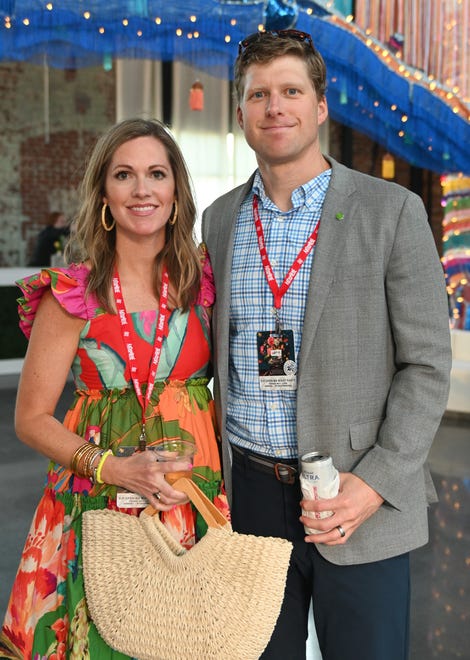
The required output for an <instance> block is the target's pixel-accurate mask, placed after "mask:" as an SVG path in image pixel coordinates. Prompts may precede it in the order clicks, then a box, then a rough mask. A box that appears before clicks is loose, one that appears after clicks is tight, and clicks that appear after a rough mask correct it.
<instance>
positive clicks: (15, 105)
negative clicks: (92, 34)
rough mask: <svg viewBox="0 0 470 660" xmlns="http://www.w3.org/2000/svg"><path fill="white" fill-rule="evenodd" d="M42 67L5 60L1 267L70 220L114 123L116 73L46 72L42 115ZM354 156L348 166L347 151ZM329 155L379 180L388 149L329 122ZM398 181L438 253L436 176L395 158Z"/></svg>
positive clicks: (0, 109) (0, 115)
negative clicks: (423, 211) (54, 221)
mask: <svg viewBox="0 0 470 660" xmlns="http://www.w3.org/2000/svg"><path fill="white" fill-rule="evenodd" d="M44 73H45V72H44V69H43V67H41V66H37V65H34V64H29V63H19V64H18V63H11V64H4V63H0V125H1V130H0V267H2V266H24V265H26V264H27V262H28V258H29V257H30V255H31V252H32V249H33V245H34V241H35V239H36V236H37V234H38V232H39V230H40V229H41V228H42V226H43V225H44V223H45V221H46V218H47V215H48V213H50V212H51V211H59V210H63V211H64V212H65V213H66V215H67V217H68V218H69V219H71V218H72V217H73V215H74V211H75V208H76V186H77V182H78V181H79V179H80V176H81V173H82V168H83V163H84V161H85V158H86V154H87V152H88V150H89V149H90V146H91V144H92V143H93V142H94V141H95V139H96V137H97V135H99V134H100V133H102V131H103V130H104V129H105V128H107V126H109V125H110V124H112V123H113V122H114V121H115V110H116V102H115V95H116V84H115V75H114V71H110V72H106V71H104V70H103V69H102V68H101V67H90V68H84V69H77V70H76V71H75V70H70V71H67V70H65V71H64V70H60V69H49V71H48V75H49V84H48V90H49V94H48V98H49V112H48V114H47V118H46V117H45V82H44ZM345 149H346V151H349V153H350V155H351V162H350V163H347V162H345V160H344V158H343V154H344V153H345ZM330 153H331V155H332V156H333V157H335V158H336V159H338V160H340V161H343V162H345V164H348V165H351V166H352V167H354V168H356V169H358V170H360V171H363V172H367V173H369V174H373V175H375V176H381V161H382V155H383V153H384V150H383V148H382V147H380V146H378V145H376V144H375V143H373V142H372V141H371V140H370V139H369V138H368V137H366V136H365V135H362V134H360V133H358V132H357V131H350V130H348V129H344V128H343V127H342V126H341V125H339V124H337V123H336V122H334V121H331V122H330ZM395 168H396V177H395V181H396V182H397V183H400V184H402V185H404V186H405V187H407V188H410V189H411V190H414V191H415V192H417V193H418V194H419V195H421V197H422V198H423V201H424V203H425V205H426V208H427V210H428V214H429V217H430V222H431V226H432V229H433V233H434V237H435V240H436V245H437V247H438V250H439V252H441V244H442V240H441V236H442V232H441V222H442V217H443V216H442V208H441V206H440V200H441V186H440V181H439V176H438V175H437V174H433V173H431V172H421V171H414V170H413V169H412V168H410V166H409V165H408V164H407V163H405V162H404V161H401V160H400V159H396V164H395Z"/></svg>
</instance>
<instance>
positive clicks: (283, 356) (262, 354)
mask: <svg viewBox="0 0 470 660" xmlns="http://www.w3.org/2000/svg"><path fill="white" fill-rule="evenodd" d="M256 342H257V353H258V374H259V386H260V389H261V390H271V391H273V390H291V391H292V390H296V389H297V365H296V363H295V351H294V333H293V331H292V330H282V332H280V333H276V332H269V331H260V332H257V333H256Z"/></svg>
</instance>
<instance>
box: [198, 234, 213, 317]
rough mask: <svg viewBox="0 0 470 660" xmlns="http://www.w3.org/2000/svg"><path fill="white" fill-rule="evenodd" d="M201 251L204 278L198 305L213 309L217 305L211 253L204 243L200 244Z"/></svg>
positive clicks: (202, 278)
mask: <svg viewBox="0 0 470 660" xmlns="http://www.w3.org/2000/svg"><path fill="white" fill-rule="evenodd" d="M199 250H200V252H201V263H202V277H201V288H200V289H199V295H198V297H197V300H196V304H197V305H203V306H204V307H212V306H213V304H214V303H215V283H214V273H213V272H212V266H211V262H210V259H209V253H208V252H207V248H206V246H205V244H204V243H201V244H200V246H199Z"/></svg>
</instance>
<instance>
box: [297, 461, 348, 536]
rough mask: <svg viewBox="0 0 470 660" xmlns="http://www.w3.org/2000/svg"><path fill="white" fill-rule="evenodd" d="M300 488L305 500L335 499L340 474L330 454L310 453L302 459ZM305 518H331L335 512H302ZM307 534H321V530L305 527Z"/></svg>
mask: <svg viewBox="0 0 470 660" xmlns="http://www.w3.org/2000/svg"><path fill="white" fill-rule="evenodd" d="M300 465H301V473H300V488H301V489H302V495H303V496H304V499H305V500H320V499H329V498H330V497H335V496H336V495H337V494H338V490H339V473H338V470H337V469H336V468H335V466H334V465H333V460H332V458H331V456H330V455H329V454H327V453H326V452H321V451H309V452H308V453H306V454H304V455H303V456H301V457H300ZM302 513H303V515H304V516H307V517H308V518H314V519H316V520H318V519H320V518H329V517H330V516H332V515H333V511H322V512H318V513H317V512H314V511H302ZM304 529H305V531H306V533H307V534H319V533H321V532H319V530H317V529H313V528H310V527H307V526H305V527H304Z"/></svg>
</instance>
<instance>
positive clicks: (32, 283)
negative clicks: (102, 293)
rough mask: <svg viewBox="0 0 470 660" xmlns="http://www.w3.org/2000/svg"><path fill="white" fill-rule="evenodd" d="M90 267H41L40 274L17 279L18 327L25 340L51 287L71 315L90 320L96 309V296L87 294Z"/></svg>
mask: <svg viewBox="0 0 470 660" xmlns="http://www.w3.org/2000/svg"><path fill="white" fill-rule="evenodd" d="M88 273H89V270H88V268H87V267H86V266H85V265H83V264H72V265H71V266H68V267H67V268H44V269H42V270H41V271H40V272H39V273H36V274H35V275H31V276H30V277H25V278H24V279H22V280H19V281H18V282H16V285H17V286H18V287H19V288H20V289H21V292H22V293H23V295H22V296H21V297H20V298H18V315H19V317H20V323H19V325H20V329H21V330H22V331H23V333H24V334H25V336H26V337H27V339H29V337H30V335H31V328H32V326H33V322H34V318H35V316H36V312H37V309H38V307H39V303H40V302H41V299H42V297H43V295H44V294H45V293H46V291H48V290H50V291H51V292H52V295H53V296H54V298H55V299H56V300H57V302H58V303H59V304H60V305H61V307H63V309H65V311H67V312H68V313H69V314H72V316H76V317H78V318H80V319H84V320H89V319H92V318H94V317H95V316H96V315H97V313H98V312H99V304H98V300H97V298H96V296H94V295H93V294H91V295H88V296H87V295H85V294H86V286H87V278H88Z"/></svg>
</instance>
